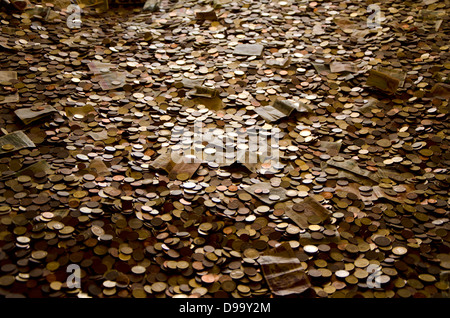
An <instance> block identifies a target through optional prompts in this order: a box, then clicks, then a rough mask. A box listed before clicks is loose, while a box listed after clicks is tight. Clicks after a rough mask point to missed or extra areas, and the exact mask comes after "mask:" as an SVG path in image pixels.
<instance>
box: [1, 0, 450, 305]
mask: <svg viewBox="0 0 450 318" xmlns="http://www.w3.org/2000/svg"><path fill="white" fill-rule="evenodd" d="M371 2H372V1H358V2H355V1H334V0H333V1H290V0H286V1H278V0H277V1H269V0H258V1H239V2H237V1H236V2H234V1H232V0H215V1H190V0H186V1H178V2H177V1H161V3H160V7H159V8H160V9H159V10H158V11H156V12H144V11H142V9H140V8H134V9H133V8H132V7H131V8H130V7H126V8H110V10H109V11H107V12H104V13H100V14H96V13H95V12H94V11H89V9H88V8H87V9H86V10H83V12H82V15H81V22H82V24H81V27H80V28H69V27H68V25H67V24H66V20H67V19H68V14H67V12H66V10H65V8H59V7H58V6H57V5H53V4H47V6H48V7H49V8H50V9H51V13H50V14H49V15H48V17H47V18H46V19H44V18H43V17H40V16H37V15H30V14H29V13H27V12H26V11H24V12H2V13H0V16H1V19H0V25H1V27H2V35H1V36H0V45H1V46H2V50H1V52H0V63H1V65H2V71H9V72H16V74H15V75H16V76H15V77H14V76H10V73H8V76H9V77H7V76H6V73H5V74H3V75H2V74H0V76H1V80H2V82H1V84H2V85H1V88H0V114H1V116H0V128H1V132H2V134H1V136H0V138H2V137H3V136H5V135H8V134H10V133H13V132H15V131H19V130H21V131H23V132H24V133H25V134H26V136H27V137H28V138H29V139H30V140H31V141H32V143H34V145H35V146H34V147H21V148H17V146H16V145H14V144H11V143H10V142H8V143H4V144H1V149H2V154H1V156H0V294H1V295H3V296H5V297H31V298H34V297H52V298H55V297H93V298H97V297H98V298H105V297H121V298H127V297H134V298H152V297H154V298H164V297H169V298H171V297H173V298H177V297H180V298H181V297H192V298H194V297H195V298H198V297H212V298H225V297H233V298H245V297H274V296H275V295H274V294H273V292H272V290H271V286H269V285H268V283H267V281H266V279H265V277H264V273H263V272H262V270H261V266H260V264H259V263H258V258H259V257H260V256H261V255H263V254H265V253H267V251H269V250H271V249H272V248H274V247H277V246H279V244H280V243H288V244H289V245H290V247H291V248H292V250H293V251H294V253H295V256H296V257H297V258H298V260H299V261H300V265H301V268H302V269H303V270H304V272H305V273H306V276H307V277H308V279H309V282H310V285H311V286H310V288H308V292H305V293H302V294H301V295H300V296H304V297H330V298H353V297H365V298H373V297H376V298H410V297H413V298H431V297H433V298H434V297H448V293H449V281H450V279H449V274H448V273H449V270H450V256H449V255H450V253H449V252H450V245H449V239H450V223H449V214H448V213H449V212H448V211H449V209H448V206H449V198H448V189H449V183H450V177H449V174H448V171H449V170H448V168H449V163H450V156H449V152H448V149H449V141H450V139H449V137H448V129H449V127H448V101H449V97H450V96H449V94H450V93H449V92H450V90H449V84H448V83H449V74H450V62H449V57H450V51H449V45H448V43H449V38H450V30H449V28H450V24H448V23H445V22H448V14H446V13H448V11H449V7H448V4H446V3H444V2H443V1H433V0H425V1H423V2H408V1H406V2H405V1H400V0H396V1H391V2H390V3H379V6H378V7H377V8H378V9H379V11H377V12H375V13H376V14H378V13H380V14H381V16H382V19H380V21H379V23H380V25H379V27H377V28H372V27H369V26H368V24H367V20H368V19H372V20H373V17H369V15H370V13H368V11H367V7H368V6H369V5H370V4H371ZM375 9H376V8H375ZM375 9H374V10H375ZM378 9H377V10H378ZM211 10H214V12H215V14H212V13H211V12H212V11H211ZM442 12H443V13H444V14H443V15H442V14H441V13H442ZM446 19H447V21H446ZM330 65H331V66H332V67H331V66H330ZM378 67H382V69H379V70H378V71H379V72H380V73H381V74H387V75H383V76H385V78H386V79H388V80H390V81H397V82H396V83H397V84H398V85H399V86H398V88H397V90H396V91H395V93H390V92H387V91H385V90H383V89H382V86H383V85H384V83H379V82H377V81H375V84H373V85H367V84H366V81H367V78H368V76H369V73H370V72H371V71H372V70H375V69H377V68H378ZM340 68H342V71H341V70H340ZM384 69H388V70H390V71H391V72H393V71H396V72H397V73H401V74H402V75H403V76H404V77H403V78H402V79H401V80H397V78H396V77H395V76H396V75H395V74H393V73H387V71H384ZM383 72H385V73H383ZM377 74H378V73H377ZM374 85H375V86H374ZM376 86H377V87H376ZM378 86H379V87H378ZM276 100H290V101H291V102H292V103H295V104H298V105H301V104H303V105H306V106H308V109H309V110H310V111H308V112H301V111H295V110H294V111H293V112H292V113H290V115H289V116H286V117H283V118H281V119H279V120H277V121H272V122H268V121H266V120H264V119H263V118H262V117H261V116H260V115H258V113H257V112H255V109H257V108H260V107H264V106H269V105H273V104H274V102H275V101H276ZM49 107H52V108H51V109H50V108H49ZM23 109H25V110H27V112H26V117H21V118H19V117H18V116H17V115H16V114H17V112H16V111H17V110H23ZM25 119H26V120H27V122H26V123H25V121H24V120H25ZM199 127H200V129H204V130H205V131H208V132H210V133H211V134H213V135H214V136H215V137H217V139H219V140H224V139H227V140H229V142H228V144H226V145H225V147H228V146H229V147H235V148H236V149H241V150H246V149H247V148H246V147H247V145H248V144H245V142H244V141H243V140H244V139H245V137H246V136H247V135H248V134H249V133H250V132H251V131H253V130H255V129H256V130H257V131H259V132H264V134H266V135H267V136H269V135H270V134H271V133H272V132H273V131H274V130H276V131H277V132H278V133H279V137H280V139H279V143H278V145H277V146H276V148H277V150H278V151H279V153H280V158H279V162H277V163H273V162H265V163H262V164H259V165H249V164H246V163H245V162H239V161H236V162H233V163H232V164H227V165H223V164H220V163H217V162H214V161H208V160H204V161H202V162H200V163H199V164H198V165H197V166H195V168H194V169H195V170H194V169H190V168H192V167H193V166H192V165H189V164H188V166H187V167H188V168H179V167H177V166H175V167H173V168H174V169H175V170H171V172H169V173H168V172H167V171H164V169H158V168H155V167H154V165H153V163H154V161H155V159H157V158H158V157H160V156H163V155H165V154H167V153H169V152H170V151H174V152H175V151H176V150H180V149H185V148H188V149H191V148H195V147H198V149H200V150H202V149H203V150H204V153H205V154H206V155H210V156H212V155H214V154H215V151H216V150H215V148H213V147H209V146H208V145H205V144H201V143H195V140H194V142H192V139H189V138H190V137H193V136H194V132H195V130H196V129H197V128H199ZM226 128H232V129H233V130H232V131H231V132H230V131H229V130H227V129H226ZM0 140H1V139H0ZM189 140H191V141H189ZM250 147H251V145H250ZM3 152H4V153H3ZM170 169H172V167H170ZM192 170H194V171H192ZM308 200H311V201H312V202H316V203H318V204H316V203H315V205H310V206H309V205H307V204H306V202H309V201H308ZM317 206H320V209H324V210H321V211H322V212H323V211H326V212H327V213H328V214H329V215H328V216H327V218H326V220H325V218H321V217H319V216H318V215H316V214H314V213H313V214H312V215H308V216H307V217H305V218H303V219H301V220H300V221H296V219H294V216H295V215H296V214H302V213H306V211H308V208H310V207H312V209H313V210H314V209H315V208H314V207H317ZM314 211H315V210H314ZM73 268H76V269H78V270H77V271H73V270H71V269H73ZM74 273H78V274H77V275H75V276H74ZM77 279H79V285H77V284H75V286H74V284H72V283H73V282H77Z"/></svg>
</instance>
